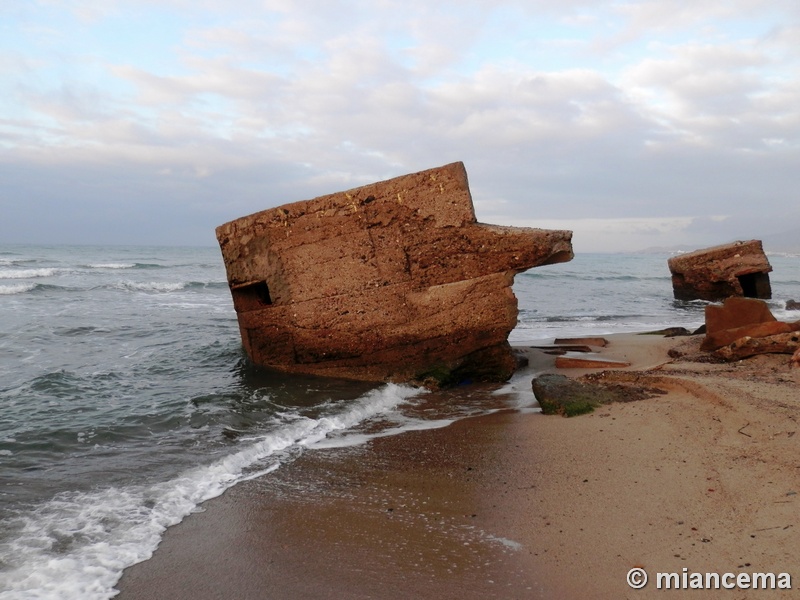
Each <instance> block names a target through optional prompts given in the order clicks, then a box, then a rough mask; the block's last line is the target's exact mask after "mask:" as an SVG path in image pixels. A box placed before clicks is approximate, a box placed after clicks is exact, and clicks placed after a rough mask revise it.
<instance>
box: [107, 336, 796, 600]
mask: <svg viewBox="0 0 800 600" xmlns="http://www.w3.org/2000/svg"><path fill="white" fill-rule="evenodd" d="M609 339H610V340H611V342H612V343H611V344H610V346H609V347H608V348H607V349H605V350H603V352H602V353H603V355H605V356H608V357H611V358H618V359H627V360H631V361H632V362H633V365H632V367H631V369H634V370H636V369H638V370H644V371H646V372H647V376H648V377H651V378H652V381H654V382H657V384H658V386H659V387H661V388H662V389H664V391H665V392H667V393H666V394H663V395H660V396H658V397H656V398H652V399H649V400H642V401H638V402H630V403H623V404H614V405H609V406H605V407H602V408H600V409H599V410H597V411H595V412H594V413H592V414H589V415H583V416H580V417H574V418H570V419H566V418H562V417H556V416H549V417H548V416H544V415H541V414H537V413H533V412H514V411H506V412H501V413H497V414H493V415H489V416H483V417H477V418H470V419H465V420H462V421H458V422H456V423H454V424H452V425H450V426H449V427H445V428H442V429H435V430H425V431H416V432H406V433H403V434H401V435H397V436H394V437H386V438H378V439H375V440H373V441H371V442H370V443H369V444H366V445H364V446H360V447H354V448H347V449H337V450H314V451H308V452H306V453H304V454H303V455H302V456H300V457H299V458H298V459H297V460H296V461H295V462H293V463H291V464H290V465H287V466H285V467H282V468H281V469H279V470H278V471H276V472H274V473H272V474H270V475H267V476H265V477H263V478H261V479H258V480H254V481H250V482H246V483H243V484H240V485H238V486H236V487H235V488H233V489H231V490H229V491H228V492H227V493H226V494H224V495H223V496H222V497H220V498H217V499H215V500H212V501H209V502H207V503H205V504H204V505H203V507H202V509H203V512H200V513H197V514H194V515H191V516H190V517H188V518H187V519H186V520H185V521H184V522H183V523H181V524H180V525H178V526H176V527H173V528H171V529H170V530H169V531H168V532H167V534H166V536H165V538H164V540H163V542H162V544H161V546H160V547H159V548H158V550H157V551H156V554H155V556H154V557H153V558H152V559H151V560H149V561H146V562H144V563H140V564H139V565H135V566H134V567H132V568H130V569H128V570H126V572H125V574H124V576H123V578H122V580H121V581H120V584H119V586H118V587H119V589H120V590H121V593H120V594H119V595H118V596H117V598H119V599H122V600H134V599H145V598H147V599H149V600H152V599H160V598H169V599H174V600H183V599H186V600H189V599H191V600H206V599H212V598H214V599H216V598H220V599H221V598H225V599H231V598H237V599H240V600H250V599H256V598H258V599H259V600H260V599H264V598H277V599H282V598H286V599H289V598H292V599H294V598H319V599H328V598H353V599H360V598H381V599H383V598H387V599H392V598H476V599H477V598H556V599H558V598H565V599H573V598H575V599H583V598H600V599H605V598H608V599H620V598H655V597H661V596H663V595H664V594H667V595H671V596H675V597H682V594H686V595H689V594H690V592H679V591H675V590H673V591H671V592H667V591H663V590H656V589H655V588H654V586H652V585H650V586H648V587H647V588H645V589H643V590H632V589H631V588H629V587H628V585H627V584H626V579H625V578H626V574H627V573H628V571H629V570H630V569H631V568H632V567H634V566H640V567H643V568H645V569H646V570H648V571H649V572H651V573H652V574H654V573H655V572H656V571H659V572H667V571H677V572H680V571H681V569H683V568H684V567H686V568H688V569H689V570H690V571H700V572H706V571H717V572H721V573H725V572H734V573H738V572H768V571H774V572H789V573H791V574H792V576H793V581H792V583H793V586H795V587H800V563H798V560H797V557H798V556H800V535H799V534H800V522H799V521H800V517H798V515H799V514H800V511H798V508H800V506H799V505H798V497H799V496H798V494H800V452H798V450H800V446H799V444H800V441H799V440H800V436H798V435H795V433H796V432H797V429H798V427H800V426H799V425H798V418H800V392H798V390H800V387H798V384H800V369H794V370H793V369H790V368H789V366H788V356H782V355H774V356H762V357H755V358H753V359H748V360H747V361H741V362H740V363H734V364H732V365H716V364H714V365H712V364H705V363H692V362H672V361H670V359H669V358H668V357H667V355H666V351H667V350H668V349H669V348H670V347H672V346H675V345H679V344H691V343H694V342H687V341H685V340H684V339H681V338H672V339H664V338H660V337H656V338H654V337H652V336H630V335H625V336H612V337H610V338H609ZM697 343H699V340H697ZM530 355H531V358H532V361H533V367H534V368H535V369H540V370H541V369H543V370H548V369H550V368H552V360H553V358H552V357H550V356H547V355H544V354H542V353H541V352H539V351H531V354H530ZM564 372H565V373H566V374H569V375H570V376H572V375H578V374H582V373H584V372H587V371H584V370H577V369H575V370H572V369H570V370H565V371H564ZM793 571H794V572H793ZM795 578H796V580H795ZM720 593H724V594H728V595H731V597H735V598H737V600H739V599H741V598H763V597H767V596H768V595H769V594H770V593H771V592H765V591H763V590H737V591H735V592H733V591H731V592H719V591H716V592H715V591H704V592H697V593H695V594H694V595H695V596H698V597H706V598H711V597H717V596H715V594H720ZM793 594H797V591H796V590H792V591H789V592H783V593H781V597H786V598H790V597H798V596H797V595H793Z"/></svg>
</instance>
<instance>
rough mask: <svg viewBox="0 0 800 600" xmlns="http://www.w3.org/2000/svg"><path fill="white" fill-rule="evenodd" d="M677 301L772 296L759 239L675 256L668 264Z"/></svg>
mask: <svg viewBox="0 0 800 600" xmlns="http://www.w3.org/2000/svg"><path fill="white" fill-rule="evenodd" d="M667 264H668V266H669V270H670V273H671V274H672V290H673V293H674V295H675V298H677V299H678V300H709V301H712V302H713V301H715V300H722V299H724V298H728V297H731V296H744V297H747V298H763V299H769V298H771V297H772V288H771V286H770V282H769V273H770V272H771V271H772V266H771V265H770V264H769V260H768V259H767V256H766V254H764V249H763V247H762V245H761V241H759V240H750V241H747V242H734V243H732V244H724V245H721V246H714V247H712V248H706V249H703V250H696V251H695V252H689V253H687V254H681V255H679V256H673V257H672V258H670V259H669V260H668V261H667Z"/></svg>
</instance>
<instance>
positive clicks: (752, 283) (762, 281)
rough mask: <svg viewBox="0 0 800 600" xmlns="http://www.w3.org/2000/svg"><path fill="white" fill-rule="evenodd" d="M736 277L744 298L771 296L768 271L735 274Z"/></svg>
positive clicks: (764, 298)
mask: <svg viewBox="0 0 800 600" xmlns="http://www.w3.org/2000/svg"><path fill="white" fill-rule="evenodd" d="M736 279H738V280H739V285H741V286H742V294H743V295H744V297H745V298H761V299H762V300H769V299H770V298H772V287H771V286H770V283H769V274H768V273H747V274H746V275H739V276H737V277H736Z"/></svg>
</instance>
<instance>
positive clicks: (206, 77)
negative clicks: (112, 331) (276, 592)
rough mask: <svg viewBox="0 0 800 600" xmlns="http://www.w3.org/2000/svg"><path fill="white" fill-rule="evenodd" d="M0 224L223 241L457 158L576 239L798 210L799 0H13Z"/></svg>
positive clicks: (772, 224) (581, 244)
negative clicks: (270, 214) (239, 228)
mask: <svg viewBox="0 0 800 600" xmlns="http://www.w3.org/2000/svg"><path fill="white" fill-rule="evenodd" d="M0 23H2V25H0V213H1V214H0V242H23V243H26V242H33V243H41V242H53V243H133V244H150V243H156V244H161V243H174V244H213V243H215V241H214V237H213V230H214V227H215V226H216V225H218V224H221V223H222V222H224V221H227V220H229V219H233V218H236V217H239V216H242V215H244V214H248V213H251V212H254V211H257V210H261V209H263V208H267V207H270V206H276V205H278V204H283V203H286V202H292V201H296V200H303V199H306V198H311V197H314V196H316V195H320V194H324V193H330V192H335V191H339V190H345V189H349V188H352V187H356V186H358V185H362V184H365V183H369V182H372V181H377V180H380V179H384V178H388V177H392V176H396V175H401V174H404V173H408V172H412V171H417V170H421V169H426V168H429V167H434V166H439V165H442V164H445V163H449V162H452V161H456V160H462V161H464V163H465V164H466V167H467V171H468V173H469V176H470V183H471V188H472V192H473V198H474V201H475V206H476V212H477V214H478V218H479V220H481V221H485V222H491V223H499V224H516V225H529V226H535V227H554V228H566V229H573V230H574V231H575V240H574V241H575V248H576V250H577V251H604V250H608V251H617V250H634V249H639V248H643V247H647V246H659V245H674V244H688V245H693V246H697V247H701V246H705V245H711V244H715V243H720V242H725V241H729V240H732V239H736V238H750V237H764V236H769V235H771V234H774V233H780V232H782V231H789V230H800V202H798V194H797V191H796V190H797V180H798V165H800V146H799V145H798V142H800V108H798V107H800V77H799V76H798V74H799V71H798V67H800V61H799V59H800V5H798V4H797V3H796V2H789V1H779V0H772V1H766V0H726V1H722V0H707V1H704V2H701V3H697V2H691V3H690V2H679V1H677V0H658V1H649V0H642V1H622V2H604V1H594V2H581V1H578V0H575V1H567V2H560V3H558V7H557V8H556V7H555V5H554V3H552V2H544V1H541V2H539V1H530V0H529V1H527V2H521V1H520V2H504V1H500V2H497V1H492V2H488V1H485V2H484V1H480V0H473V1H467V2H463V1H460V2H440V3H430V2H422V1H417V0H410V1H408V0H406V1H403V2H399V1H397V2H395V1H391V0H386V1H381V2H374V1H370V2H325V3H320V2H316V1H315V2H311V1H295V2H289V1H288V0H286V1H283V0H267V1H258V2H257V1H255V0H252V1H250V0H246V1H241V2H222V1H215V0H204V1H200V2H188V1H184V0H159V1H158V2H156V1H152V2H147V1H136V2H134V1H133V0H105V1H100V0H95V1H91V2H90V1H88V0H86V1H84V0H39V1H32V0H26V1H22V0H10V1H9V2H4V3H3V6H2V7H1V8H0Z"/></svg>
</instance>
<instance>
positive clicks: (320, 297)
mask: <svg viewBox="0 0 800 600" xmlns="http://www.w3.org/2000/svg"><path fill="white" fill-rule="evenodd" d="M216 234H217V239H218V240H219V244H220V248H221V250H222V256H223V259H224V262H225V268H226V270H227V276H228V283H229V285H230V289H231V294H232V296H233V303H234V307H235V310H236V313H237V317H238V320H239V329H240V332H241V336H242V343H243V345H244V348H245V350H246V352H247V354H248V355H249V357H250V358H251V360H252V361H253V362H254V363H256V364H258V365H261V366H265V367H271V368H275V369H279V370H282V371H286V372H295V373H308V374H315V375H324V376H332V377H342V378H348V379H359V380H366V381H415V382H422V383H426V384H429V385H435V384H450V383H457V382H458V381H461V380H464V379H472V380H484V381H503V380H505V379H507V378H508V377H509V376H510V375H511V374H512V373H513V371H514V370H515V368H516V361H515V359H514V356H513V354H512V351H511V347H510V346H509V344H508V341H507V338H508V334H509V333H510V331H511V330H512V329H513V328H514V326H515V325H516V320H517V300H516V297H515V296H514V294H513V292H512V290H511V285H512V283H513V280H514V275H515V274H516V273H519V272H521V271H525V270H527V269H529V268H531V267H535V266H538V265H547V264H553V263H559V262H566V261H569V260H571V259H572V257H573V253H572V245H571V238H572V232H571V231H554V230H543V229H532V228H521V227H501V226H495V225H485V224H481V223H478V222H477V221H476V218H475V211H474V208H473V205H472V197H471V195H470V191H469V186H468V183H467V174H466V171H465V169H464V165H463V164H462V163H460V162H459V163H453V164H450V165H446V166H443V167H439V168H435V169H430V170H427V171H422V172H420V173H414V174H410V175H405V176H402V177H397V178H395V179H390V180H388V181H383V182H378V183H373V184H370V185H366V186H364V187H360V188H356V189H352V190H349V191H346V192H339V193H335V194H330V195H327V196H321V197H319V198H314V199H312V200H306V201H302V202H296V203H293V204H287V205H284V206H280V207H278V208H272V209H268V210H264V211H262V212H258V213H255V214H253V215H249V216H246V217H242V218H240V219H236V220H234V221H231V222H229V223H226V224H224V225H221V226H219V227H218V228H217V230H216Z"/></svg>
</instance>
